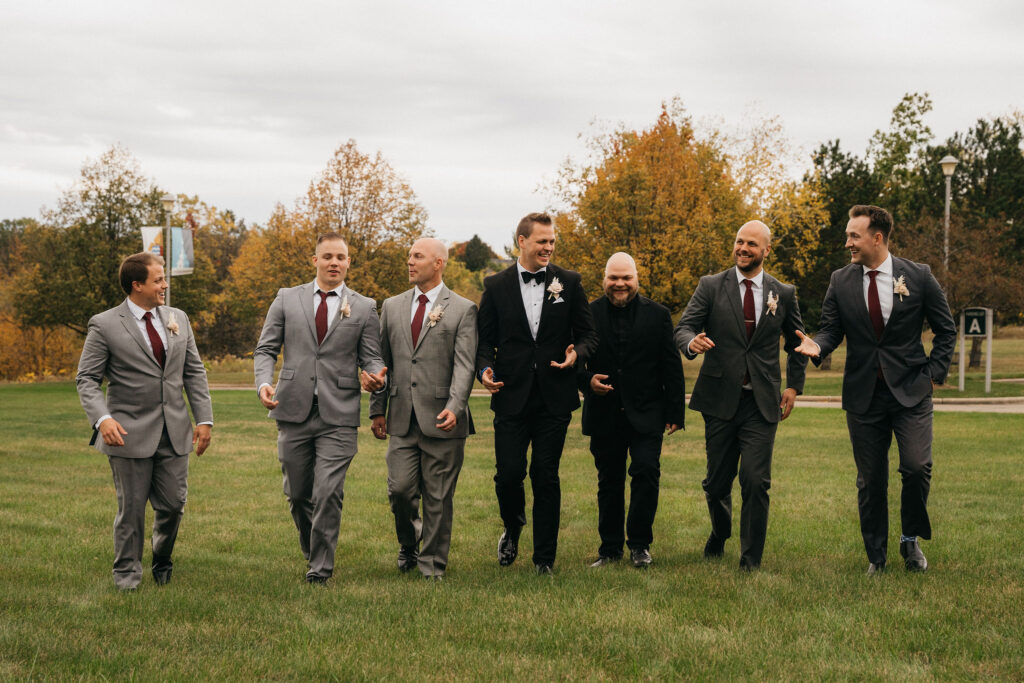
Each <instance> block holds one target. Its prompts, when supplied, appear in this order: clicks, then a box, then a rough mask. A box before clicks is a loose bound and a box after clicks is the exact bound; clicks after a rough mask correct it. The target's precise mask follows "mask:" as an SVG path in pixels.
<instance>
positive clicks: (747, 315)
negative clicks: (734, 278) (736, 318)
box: [743, 280, 757, 341]
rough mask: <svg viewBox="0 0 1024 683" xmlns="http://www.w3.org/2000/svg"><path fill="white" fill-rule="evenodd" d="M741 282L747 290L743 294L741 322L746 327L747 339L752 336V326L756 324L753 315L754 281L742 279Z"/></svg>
mask: <svg viewBox="0 0 1024 683" xmlns="http://www.w3.org/2000/svg"><path fill="white" fill-rule="evenodd" d="M743 284H745V285H746V286H747V291H746V293H745V294H744V295H743V324H744V325H746V327H747V341H750V338H751V337H753V336H754V328H755V327H756V326H757V320H756V318H755V317H754V316H755V314H754V282H753V280H744V281H743Z"/></svg>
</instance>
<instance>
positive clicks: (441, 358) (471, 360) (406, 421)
mask: <svg viewBox="0 0 1024 683" xmlns="http://www.w3.org/2000/svg"><path fill="white" fill-rule="evenodd" d="M413 292H414V290H412V289H410V290H409V291H408V292H404V293H402V294H399V295H398V296H393V297H391V298H390V299H388V300H387V301H385V302H384V305H383V306H382V307H381V314H380V337H381V349H382V352H383V356H384V365H386V366H387V367H388V386H387V389H385V390H384V391H380V392H378V393H375V394H373V398H372V399H371V400H370V416H371V417H373V416H377V415H384V414H385V411H386V412H387V424H388V433H389V434H392V435H395V436H404V435H405V434H407V433H408V431H409V426H410V415H411V414H412V413H413V412H415V414H416V423H417V424H418V425H419V428H420V430H421V431H422V432H423V433H424V434H425V435H426V436H431V437H434V438H438V439H460V438H461V439H464V438H466V436H467V435H469V434H472V433H474V429H473V418H472V416H471V415H470V412H469V405H468V401H469V392H470V391H471V390H472V388H473V379H474V377H473V373H474V364H475V359H476V344H477V333H476V304H474V303H473V302H472V301H470V300H469V299H464V298H463V297H461V296H459V295H458V294H456V293H454V292H452V291H451V290H450V289H448V288H447V287H442V288H441V292H440V293H439V294H438V297H437V300H436V301H435V303H434V308H438V307H439V308H440V309H441V310H442V311H443V314H442V315H441V319H440V320H438V321H437V322H436V323H435V324H434V326H433V327H431V326H430V321H429V316H424V319H423V328H422V329H421V331H420V335H419V339H418V340H417V343H416V346H415V347H414V346H413V343H412V324H411V312H412V301H413V299H412V295H413ZM427 313H428V314H429V313H430V311H427ZM445 409H448V410H450V411H452V413H454V414H455V418H456V420H457V422H456V425H455V428H454V429H452V430H451V431H450V432H445V431H442V430H440V429H438V428H437V427H436V426H435V425H436V424H437V420H435V419H434V418H435V417H436V416H437V415H438V414H439V413H440V412H441V411H442V410H445Z"/></svg>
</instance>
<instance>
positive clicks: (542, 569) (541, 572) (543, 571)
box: [534, 564, 555, 576]
mask: <svg viewBox="0 0 1024 683" xmlns="http://www.w3.org/2000/svg"><path fill="white" fill-rule="evenodd" d="M534 567H535V568H536V569H537V576H551V575H552V574H554V573H555V572H554V571H553V570H552V569H551V565H550V564H536V565H534Z"/></svg>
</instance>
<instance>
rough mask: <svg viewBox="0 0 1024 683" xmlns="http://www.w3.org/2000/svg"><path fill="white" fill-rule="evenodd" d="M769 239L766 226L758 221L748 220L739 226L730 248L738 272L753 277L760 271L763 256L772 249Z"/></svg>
mask: <svg viewBox="0 0 1024 683" xmlns="http://www.w3.org/2000/svg"><path fill="white" fill-rule="evenodd" d="M770 241H771V233H770V232H769V231H768V226H766V225H765V224H764V223H762V222H760V221H750V222H749V223H745V224H744V225H743V227H742V228H740V231H739V232H737V233H736V243H735V244H734V245H733V249H732V257H733V260H735V261H736V267H737V268H739V269H740V272H742V273H743V274H744V275H746V276H747V277H754V276H755V275H757V274H758V273H760V272H761V264H762V263H764V257H765V256H767V255H768V252H770V251H771V250H772V249H771V246H769V242H770Z"/></svg>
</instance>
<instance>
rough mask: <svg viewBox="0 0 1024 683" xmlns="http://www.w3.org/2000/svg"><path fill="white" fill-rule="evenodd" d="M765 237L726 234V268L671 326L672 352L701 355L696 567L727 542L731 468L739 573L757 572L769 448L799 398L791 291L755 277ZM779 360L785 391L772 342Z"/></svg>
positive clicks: (706, 281) (760, 270)
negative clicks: (703, 510) (703, 524)
mask: <svg viewBox="0 0 1024 683" xmlns="http://www.w3.org/2000/svg"><path fill="white" fill-rule="evenodd" d="M770 251H771V231H770V230H769V229H768V226H766V225H765V224H764V223H762V222H760V221H750V222H748V223H745V224H744V225H743V227H741V228H740V229H739V232H737V233H736V242H735V244H734V246H733V260H734V261H735V263H736V265H735V267H733V268H729V269H728V270H725V271H722V272H721V273H718V274H717V275H707V276H704V277H702V278H701V279H700V283H699V284H698V285H697V290H696V291H695V292H694V293H693V297H691V299H690V303H688V304H687V306H686V310H685V311H684V312H683V316H682V318H680V320H679V324H678V325H677V326H676V331H675V339H676V344H678V346H679V348H680V349H682V351H683V354H684V355H685V356H686V357H687V358H690V359H693V358H696V357H697V355H698V354H702V353H703V354H705V355H704V363H703V365H702V366H701V369H700V374H699V375H698V376H697V383H696V384H695V385H694V387H693V395H692V396H691V398H690V408H691V409H693V410H698V411H700V413H701V414H702V415H703V417H704V437H705V443H706V448H707V457H708V469H707V477H706V478H705V479H704V481H703V483H702V486H703V488H704V496H705V498H706V499H707V503H708V511H709V512H710V515H711V534H710V536H708V540H707V543H706V544H705V545H704V556H705V557H706V558H709V559H710V558H717V557H721V556H722V555H723V553H724V549H725V541H726V539H727V538H729V536H731V535H732V482H733V479H735V478H736V471H737V462H738V463H739V478H740V495H741V498H742V501H743V507H742V509H741V511H740V568H741V569H744V570H748V571H749V570H752V569H756V568H758V567H760V566H761V556H762V554H763V553H764V543H765V537H766V535H767V531H768V504H769V498H768V489H769V488H770V487H771V482H772V480H771V473H772V469H771V468H772V449H773V448H774V445H775V432H776V430H777V429H778V426H779V422H780V421H781V420H784V419H786V418H787V417H789V413H790V411H792V410H793V404H794V403H795V402H796V397H797V395H798V394H800V393H801V392H802V391H803V386H804V372H805V370H806V367H807V359H806V358H804V357H803V356H801V355H800V354H798V353H796V347H797V345H798V344H799V343H800V338H799V337H798V336H797V332H799V331H800V330H802V329H803V322H802V321H801V319H800V308H799V306H798V305H797V300H796V290H795V288H794V287H793V286H792V285H787V284H783V283H781V282H779V281H778V280H776V279H775V278H773V277H772V276H771V275H769V274H768V273H766V272H765V271H764V267H763V263H764V259H765V257H766V256H767V255H768V253H769V252H770ZM780 336H782V337H783V338H784V340H785V348H786V351H787V353H788V360H787V363H786V390H785V391H780V389H781V385H782V377H781V374H782V372H781V368H780V364H779V337H780Z"/></svg>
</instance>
